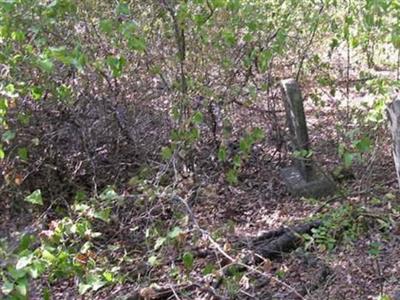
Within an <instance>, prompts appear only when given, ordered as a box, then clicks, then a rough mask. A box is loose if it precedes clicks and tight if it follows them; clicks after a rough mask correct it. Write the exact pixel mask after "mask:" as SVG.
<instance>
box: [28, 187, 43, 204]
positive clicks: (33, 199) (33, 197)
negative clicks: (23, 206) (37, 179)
mask: <svg viewBox="0 0 400 300" xmlns="http://www.w3.org/2000/svg"><path fill="white" fill-rule="evenodd" d="M25 201H26V202H30V203H32V204H35V205H43V199H42V192H41V190H39V189H38V190H36V191H34V192H33V193H32V194H30V195H29V196H27V197H25Z"/></svg>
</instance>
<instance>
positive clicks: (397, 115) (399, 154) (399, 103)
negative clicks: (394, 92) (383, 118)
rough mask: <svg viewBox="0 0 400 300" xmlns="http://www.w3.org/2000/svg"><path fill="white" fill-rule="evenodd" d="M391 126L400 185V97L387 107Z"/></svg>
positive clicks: (395, 163) (394, 157)
mask: <svg viewBox="0 0 400 300" xmlns="http://www.w3.org/2000/svg"><path fill="white" fill-rule="evenodd" d="M387 115H388V119H389V127H390V131H391V132H392V139H393V159H394V165H395V167H396V175H397V180H398V182H399V186H400V99H399V98H397V99H395V100H393V102H392V103H390V104H389V105H388V107H387Z"/></svg>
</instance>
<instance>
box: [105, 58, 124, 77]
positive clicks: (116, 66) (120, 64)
mask: <svg viewBox="0 0 400 300" xmlns="http://www.w3.org/2000/svg"><path fill="white" fill-rule="evenodd" d="M106 63H107V65H108V66H109V68H110V70H111V73H112V75H113V76H114V77H119V76H121V75H122V70H123V68H124V66H125V64H126V60H125V58H124V57H114V56H109V57H107V59H106Z"/></svg>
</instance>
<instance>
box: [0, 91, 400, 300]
mask: <svg viewBox="0 0 400 300" xmlns="http://www.w3.org/2000/svg"><path fill="white" fill-rule="evenodd" d="M308 90H311V88H310V87H304V93H305V95H307V94H308V92H309V91H308ZM352 93H354V94H352V95H350V98H352V99H356V98H359V97H360V95H359V94H357V93H356V92H354V91H353V92H352ZM336 97H340V95H337V96H336ZM306 98H307V97H306ZM307 99H308V98H307ZM259 108H260V107H259ZM263 109H265V108H263V107H262V106H261V113H260V110H253V109H252V108H242V110H240V111H239V110H237V114H238V116H237V121H238V122H237V126H238V127H240V123H241V122H243V123H246V126H247V125H248V120H249V118H250V117H251V120H252V122H254V124H258V125H260V124H261V127H262V128H264V130H265V132H266V133H267V134H266V138H265V140H264V141H263V142H262V143H260V144H258V145H257V146H256V147H255V149H253V150H254V151H253V153H252V154H251V156H250V157H249V159H248V160H247V161H246V163H245V165H244V167H243V168H242V171H241V174H240V176H239V182H238V184H237V185H234V186H231V185H229V184H227V183H226V181H225V180H224V178H223V174H224V170H225V169H224V166H221V165H220V164H218V162H217V159H216V157H215V156H216V154H215V152H216V151H215V150H216V148H215V146H213V144H208V145H206V144H199V145H197V151H194V152H193V153H191V155H192V162H195V163H194V164H193V165H196V168H197V169H196V171H193V169H191V168H190V167H188V168H187V170H188V171H187V172H186V173H185V171H182V172H180V171H178V173H176V172H175V173H174V171H173V170H172V171H170V170H166V171H165V172H166V173H165V174H166V175H165V176H164V177H163V178H167V179H166V180H167V183H165V184H164V183H162V184H160V185H159V190H158V191H160V193H159V194H157V193H158V192H156V196H155V200H154V201H152V202H149V203H145V204H141V205H138V206H136V204H134V203H136V202H134V201H139V200H138V199H136V198H134V197H135V196H134V195H135V194H140V195H145V196H147V197H150V196H149V194H147V195H146V194H145V193H144V192H143V189H144V190H145V188H143V189H139V188H137V187H132V185H129V184H128V182H129V180H130V179H131V177H132V174H131V173H129V172H128V171H127V172H126V173H124V172H125V169H124V170H118V171H119V172H120V173H121V174H120V173H118V174H116V173H115V171H116V170H115V169H118V168H119V166H120V165H121V166H122V165H123V164H122V163H126V164H127V162H126V157H127V156H129V151H128V150H127V149H129V147H130V146H132V145H130V144H129V143H128V144H123V145H122V144H121V145H122V146H123V147H125V148H123V149H124V150H121V152H120V155H121V156H120V157H116V158H115V160H113V161H111V162H109V165H110V166H111V167H110V168H108V169H107V168H105V171H104V174H105V175H104V176H105V177H108V178H113V177H112V176H117V179H115V182H118V184H117V185H118V191H119V192H120V194H121V195H122V196H123V197H125V199H126V200H129V201H130V202H128V203H124V204H123V205H122V206H121V207H115V208H114V209H113V213H114V215H115V217H114V220H113V221H112V222H111V223H110V224H106V225H104V224H96V225H95V227H96V228H97V229H99V230H100V231H101V232H102V233H103V237H102V239H101V240H99V241H98V242H94V244H95V249H96V250H97V254H96V255H97V257H99V258H100V257H107V259H108V260H109V261H110V262H113V263H111V266H113V265H114V266H115V265H118V267H119V268H120V272H121V273H122V274H126V282H125V283H124V284H115V285H113V286H108V287H104V288H102V289H100V290H99V291H97V292H95V293H92V294H90V295H89V296H79V295H78V294H77V288H76V280H75V279H74V278H72V279H70V280H60V281H57V282H55V283H53V284H51V290H52V295H53V299H293V300H294V299H334V300H336V299H378V297H379V295H391V297H392V299H400V295H399V291H400V285H399V282H400V261H399V259H398V258H399V257H400V247H398V245H399V242H400V193H399V187H398V182H397V179H396V175H395V170H394V164H393V159H392V155H391V141H390V137H389V133H388V131H387V130H386V128H385V126H381V127H379V128H378V129H377V130H375V131H374V132H375V135H374V136H370V139H372V140H373V141H374V143H375V145H377V146H376V147H375V149H373V150H372V151H371V152H369V153H365V154H363V156H362V160H360V161H358V162H355V163H354V164H353V166H352V168H351V174H347V175H348V176H345V178H343V179H342V180H341V181H340V182H339V183H338V188H339V189H338V194H337V195H336V196H333V197H327V198H321V199H304V198H301V199H300V198H296V197H293V196H291V195H289V194H288V192H287V189H286V187H285V185H284V184H283V182H282V180H281V177H280V170H281V169H282V168H283V167H285V166H287V165H289V164H290V163H291V159H290V155H289V154H288V152H287V150H286V147H285V146H284V145H282V143H280V142H281V141H279V139H278V138H277V137H276V136H274V132H273V130H272V131H271V128H269V127H268V126H263V124H264V119H263V113H262V110H263ZM346 109H349V108H343V107H339V106H338V104H337V102H336V101H335V98H334V97H333V98H332V97H329V98H327V99H326V105H325V106H324V107H323V108H321V107H317V108H316V107H315V105H314V104H313V103H312V102H311V101H309V100H308V101H307V102H306V115H307V121H308V125H309V135H310V139H311V142H312V149H313V152H314V154H313V160H314V161H315V163H316V164H318V165H319V166H320V167H321V168H323V169H324V170H326V171H328V172H333V171H334V170H335V169H337V167H338V166H340V165H341V162H340V159H339V157H338V154H337V152H338V151H337V149H338V140H339V138H340V134H341V133H340V132H342V131H343V130H342V129H343V128H342V129H340V128H338V126H337V124H338V123H339V121H343V116H345V115H346ZM279 118H280V121H279V126H282V128H283V127H284V125H285V124H284V115H283V114H281V115H280V116H279ZM264 125H265V124H264ZM49 126H50V125H49ZM346 126H347V128H345V129H346V131H347V132H349V131H353V132H355V135H357V134H359V133H360V132H361V133H362V132H363V130H368V128H367V127H366V128H357V126H358V125H355V124H354V123H352V122H350V121H349V122H348V124H347V125H346ZM52 130H53V129H52ZM341 130H342V131H341ZM55 131H56V130H55V129H54V132H55ZM51 132H52V131H51V130H50V133H48V134H49V135H51ZM119 134H121V133H119ZM58 142H60V141H59V140H58ZM350 144H351V141H350ZM122 146H121V147H122ZM124 151H125V152H124ZM71 157H72V156H71ZM121 157H122V159H121V160H120V161H118V159H119V158H121ZM120 163H121V164H120ZM88 165H89V164H88ZM112 166H114V167H113V168H112ZM39 168H40V167H38V169H39ZM68 168H69V169H68ZM88 168H89V167H88ZM65 169H66V171H65V172H64V173H62V174H60V175H59V177H65V176H69V177H70V178H71V180H61V179H59V178H55V177H52V176H54V174H53V173H51V172H52V171H49V173H45V172H42V173H40V174H41V175H42V176H43V177H41V178H38V177H36V178H35V179H33V181H32V182H30V183H29V186H34V184H35V185H36V186H46V184H48V182H49V181H52V182H53V185H54V184H56V185H57V184H58V183H59V184H62V185H63V187H62V188H60V190H61V191H60V190H57V191H55V192H51V193H50V192H49V193H48V195H49V197H50V196H54V195H55V194H56V193H58V196H57V197H56V198H57V199H58V201H60V202H61V203H62V202H63V201H66V202H68V201H70V198H71V197H72V196H71V191H70V190H69V189H71V182H73V181H74V180H75V179H76V178H78V177H79V176H77V175H76V172H75V173H73V174H72V173H68V172H71V171H69V170H72V169H74V168H70V166H68V167H66V168H65ZM160 169H162V168H160ZM171 169H173V168H171ZM182 169H183V170H184V169H185V168H182ZM98 170H100V168H99V169H98ZM79 172H81V175H80V177H79V178H90V176H89V175H88V174H91V173H90V171H85V170H80V171H79ZM99 172H100V171H99ZM349 172H350V171H349ZM3 174H4V172H3ZM35 174H36V175H38V174H39V172H37V173H35ZM133 174H134V172H133ZM97 175H98V176H100V175H99V174H97ZM28 177H29V176H26V180H27V181H28V179H29V178H28ZM57 180H60V182H58V181H57ZM113 180H114V178H113ZM54 181H56V183H54ZM27 184H28V183H27ZM75 184H76V186H79V184H81V183H80V182H75ZM99 186H101V184H100V185H99ZM172 187H173V188H174V193H175V194H176V195H178V196H179V197H180V198H179V199H186V200H188V201H189V200H190V201H189V202H190V205H189V207H186V206H185V205H183V204H182V203H180V202H179V201H180V200H179V199H178V200H177V201H175V202H174V201H172V200H171V197H170V194H169V192H165V191H170V189H171V188H172ZM91 188H93V187H91ZM4 189H5V188H4V187H3V191H4ZM162 191H164V193H163V192H162ZM10 193H11V191H10V190H8V194H7V193H4V195H7V197H8V196H10V195H12V194H10ZM166 195H167V196H166ZM53 199H54V198H53ZM132 199H133V200H132ZM69 206H70V204H66V207H69ZM2 209H3V212H4V213H2V215H1V216H0V233H2V236H5V237H8V238H9V240H12V239H13V238H15V236H14V235H13V234H12V233H13V232H14V233H15V232H21V231H24V230H27V228H28V229H29V228H31V227H38V228H39V230H44V229H47V228H49V227H50V223H51V222H52V221H54V220H57V218H60V214H61V215H62V213H60V212H58V211H56V210H55V209H54V210H53V208H52V207H51V206H49V208H48V210H46V211H45V212H38V211H35V210H33V211H32V210H29V209H25V208H18V209H16V208H15V207H12V205H11V206H10V205H4V208H2ZM311 219H323V220H325V219H328V220H329V225H326V226H327V228H326V232H325V235H324V232H320V236H319V237H317V236H314V240H305V242H306V243H304V244H303V245H302V246H300V247H299V248H298V249H297V250H295V251H292V252H289V253H284V254H282V257H280V258H278V259H274V260H269V259H265V260H264V261H263V262H262V263H261V264H255V263H254V260H249V261H248V262H246V265H247V268H246V269H245V270H241V271H231V272H227V270H228V269H230V268H231V267H234V266H235V265H237V264H238V262H239V261H243V260H242V259H243V258H244V257H249V256H250V257H253V258H254V253H253V252H252V251H251V250H249V249H248V247H247V246H246V243H247V242H248V241H249V240H251V239H252V238H254V237H256V236H259V235H260V234H262V233H264V232H268V231H271V230H276V229H279V228H281V227H283V226H284V227H286V226H293V225H297V224H303V223H306V222H309V221H310V220H311ZM154 227H157V228H164V229H165V230H164V232H162V230H158V233H159V236H158V237H150V238H149V237H148V234H149V229H150V228H154ZM174 228H179V233H178V234H177V238H176V240H174V241H170V242H165V243H164V244H161V245H159V246H158V247H156V246H155V245H154V243H157V240H158V241H160V239H159V238H160V237H163V236H164V235H165V234H167V233H168V231H169V232H171V231H173V229H174ZM163 234H164V235H163ZM111 246H114V247H111ZM184 253H190V255H191V256H193V262H189V263H188V264H190V265H192V266H190V268H188V267H187V266H186V267H185V261H184V260H185V259H182V255H183V254H184ZM152 256H156V257H157V263H149V258H150V257H152ZM230 259H233V260H230ZM189 269H190V270H189ZM206 270H208V271H206ZM205 273H208V274H207V275H205ZM46 284H47V283H46V280H45V279H41V280H38V281H36V282H34V284H33V286H32V290H31V297H30V298H31V299H36V298H37V299H41V296H40V294H41V289H42V287H43V286H46ZM396 297H397V298H396ZM380 299H385V298H380ZM387 299H390V298H387Z"/></svg>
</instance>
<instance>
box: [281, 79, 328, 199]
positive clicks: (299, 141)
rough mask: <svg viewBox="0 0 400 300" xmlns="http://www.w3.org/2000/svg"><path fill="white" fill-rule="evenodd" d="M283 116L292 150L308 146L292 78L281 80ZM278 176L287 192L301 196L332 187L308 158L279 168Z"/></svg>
mask: <svg viewBox="0 0 400 300" xmlns="http://www.w3.org/2000/svg"><path fill="white" fill-rule="evenodd" d="M281 89H282V94H283V98H284V102H285V110H286V118H287V123H288V127H289V134H290V140H291V148H292V150H293V151H301V150H309V139H308V131H307V123H306V117H305V114H304V106H303V98H302V96H301V91H300V88H299V85H298V84H297V82H296V80H294V79H286V80H282V81H281ZM281 176H282V178H283V180H284V181H285V184H286V186H287V188H288V190H289V192H290V193H291V194H293V195H294V196H300V197H301V196H304V197H323V196H327V195H329V194H332V193H333V192H334V191H335V184H334V182H333V180H332V179H331V178H330V177H329V176H327V175H326V174H324V173H323V172H321V171H318V170H317V169H316V168H315V166H314V165H313V163H312V161H311V159H305V158H296V159H294V164H293V166H291V167H288V168H284V169H282V170H281Z"/></svg>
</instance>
